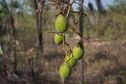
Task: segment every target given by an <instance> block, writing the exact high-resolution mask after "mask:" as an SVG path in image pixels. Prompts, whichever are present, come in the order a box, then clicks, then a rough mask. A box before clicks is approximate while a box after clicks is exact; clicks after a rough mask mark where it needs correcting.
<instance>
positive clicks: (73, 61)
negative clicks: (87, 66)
mask: <svg viewBox="0 0 126 84" xmlns="http://www.w3.org/2000/svg"><path fill="white" fill-rule="evenodd" d="M67 63H68V64H69V66H70V67H74V66H75V65H76V64H77V60H76V59H75V58H74V57H73V55H72V54H71V55H70V57H69V59H68V60H67Z"/></svg>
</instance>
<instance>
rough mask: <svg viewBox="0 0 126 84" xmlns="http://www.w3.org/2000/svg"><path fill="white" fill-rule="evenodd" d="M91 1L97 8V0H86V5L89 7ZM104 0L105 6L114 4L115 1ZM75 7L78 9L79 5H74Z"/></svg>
mask: <svg viewBox="0 0 126 84" xmlns="http://www.w3.org/2000/svg"><path fill="white" fill-rule="evenodd" d="M89 1H90V2H91V3H92V4H93V5H94V7H95V8H96V4H95V0H84V6H86V7H87V5H88V2H89ZM101 1H102V4H103V6H104V7H105V8H107V6H108V5H112V4H113V3H114V0H101ZM74 8H75V9H76V8H77V5H74Z"/></svg>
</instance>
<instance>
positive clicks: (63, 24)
mask: <svg viewBox="0 0 126 84" xmlns="http://www.w3.org/2000/svg"><path fill="white" fill-rule="evenodd" d="M67 22H68V21H67V18H66V17H65V16H63V15H62V14H59V15H58V16H57V17H56V20H55V28H56V30H57V32H61V33H63V32H65V31H66V30H67Z"/></svg>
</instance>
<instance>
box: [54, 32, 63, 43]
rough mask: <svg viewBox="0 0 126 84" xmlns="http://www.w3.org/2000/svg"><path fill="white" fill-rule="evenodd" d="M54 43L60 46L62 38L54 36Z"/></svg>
mask: <svg viewBox="0 0 126 84" xmlns="http://www.w3.org/2000/svg"><path fill="white" fill-rule="evenodd" d="M54 41H55V43H56V44H58V45H59V44H61V43H62V42H63V36H62V35H61V34H55V36H54Z"/></svg>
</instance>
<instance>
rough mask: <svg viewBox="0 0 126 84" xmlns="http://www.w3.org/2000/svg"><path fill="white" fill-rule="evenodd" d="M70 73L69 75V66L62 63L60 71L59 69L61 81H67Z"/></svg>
mask: <svg viewBox="0 0 126 84" xmlns="http://www.w3.org/2000/svg"><path fill="white" fill-rule="evenodd" d="M70 73H71V69H70V66H69V65H68V64H67V63H63V64H62V65H61V66H60V69H59V74H60V77H61V78H62V79H63V80H64V79H67V78H68V77H69V76H70Z"/></svg>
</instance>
